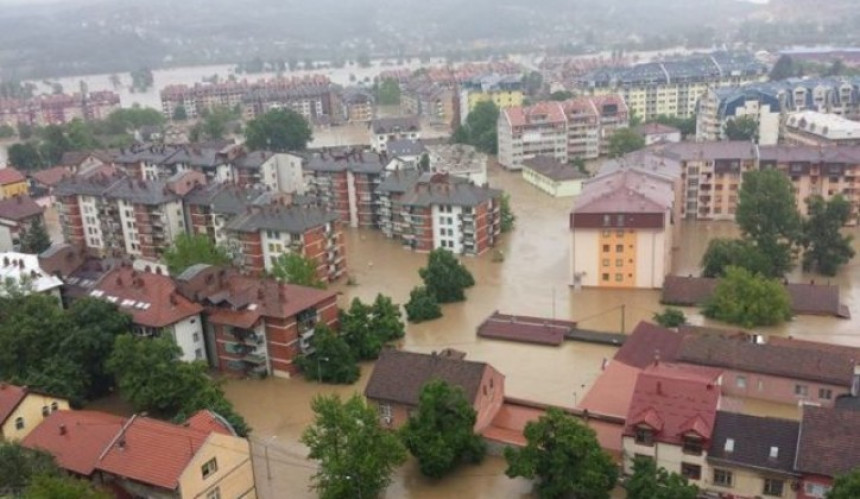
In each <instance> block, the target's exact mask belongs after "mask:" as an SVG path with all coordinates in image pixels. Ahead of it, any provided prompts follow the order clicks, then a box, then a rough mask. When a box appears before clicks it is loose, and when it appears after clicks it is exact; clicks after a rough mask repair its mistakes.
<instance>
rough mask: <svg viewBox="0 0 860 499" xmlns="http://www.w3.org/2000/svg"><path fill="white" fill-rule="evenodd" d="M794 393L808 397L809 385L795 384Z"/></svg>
mask: <svg viewBox="0 0 860 499" xmlns="http://www.w3.org/2000/svg"><path fill="white" fill-rule="evenodd" d="M794 394H795V395H797V396H798V397H806V396H807V395H809V387H807V386H806V385H794Z"/></svg>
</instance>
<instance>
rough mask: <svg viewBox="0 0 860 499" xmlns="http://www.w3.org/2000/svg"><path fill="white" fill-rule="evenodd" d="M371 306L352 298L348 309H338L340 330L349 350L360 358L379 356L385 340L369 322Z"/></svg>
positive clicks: (368, 358)
mask: <svg viewBox="0 0 860 499" xmlns="http://www.w3.org/2000/svg"><path fill="white" fill-rule="evenodd" d="M370 310H371V307H370V306H368V305H365V304H364V303H362V302H361V300H359V299H358V298H353V299H352V303H351V304H350V306H349V310H348V311H343V310H341V311H340V331H341V334H342V335H343V339H345V340H346V342H347V344H348V345H349V348H350V350H352V352H353V353H354V354H355V356H356V357H357V358H358V359H360V360H371V359H375V358H377V357H379V352H380V351H381V350H382V345H383V344H384V343H385V341H384V340H383V339H382V337H380V336H379V335H378V334H376V331H374V330H373V329H372V328H371V324H370Z"/></svg>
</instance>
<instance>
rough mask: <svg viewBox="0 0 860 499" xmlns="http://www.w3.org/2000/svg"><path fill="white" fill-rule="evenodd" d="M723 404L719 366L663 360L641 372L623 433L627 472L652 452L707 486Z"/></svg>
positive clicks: (669, 467)
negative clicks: (709, 459) (710, 453)
mask: <svg viewBox="0 0 860 499" xmlns="http://www.w3.org/2000/svg"><path fill="white" fill-rule="evenodd" d="M719 405H720V371H719V370H718V369H706V368H691V367H684V366H667V365H664V364H659V365H657V366H654V367H653V368H650V369H646V370H644V371H642V372H641V373H639V375H638V376H637V379H636V385H635V387H634V388H633V395H632V397H631V400H630V408H629V410H628V412H627V417H626V421H625V424H624V432H623V436H622V447H623V449H624V472H625V473H627V474H630V473H632V471H633V461H634V459H636V458H637V457H647V458H651V459H653V460H654V461H655V464H656V465H657V466H658V467H660V468H665V469H666V470H667V471H669V472H673V473H679V474H681V475H683V476H684V477H685V478H687V480H689V481H690V483H693V484H696V485H700V486H701V485H702V480H703V479H704V478H705V474H704V473H703V471H705V470H706V469H707V460H706V458H707V450H708V448H709V447H710V445H711V443H712V441H713V431H714V421H715V419H716V415H717V410H718V409H719Z"/></svg>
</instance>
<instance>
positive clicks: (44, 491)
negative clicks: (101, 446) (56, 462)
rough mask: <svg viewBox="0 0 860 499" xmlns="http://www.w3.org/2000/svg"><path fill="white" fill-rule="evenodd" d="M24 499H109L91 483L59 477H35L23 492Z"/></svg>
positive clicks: (105, 493) (108, 496)
mask: <svg viewBox="0 0 860 499" xmlns="http://www.w3.org/2000/svg"><path fill="white" fill-rule="evenodd" d="M24 497H25V498H26V499H111V498H112V497H114V496H113V495H112V494H109V493H108V492H106V491H103V490H100V489H97V488H96V487H95V485H93V483H92V482H88V481H86V480H79V479H77V478H74V477H71V476H67V475H60V476H53V475H37V476H36V477H35V478H34V479H33V480H32V482H31V483H30V485H29V486H28V487H27V489H26V490H25V491H24Z"/></svg>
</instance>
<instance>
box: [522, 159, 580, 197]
mask: <svg viewBox="0 0 860 499" xmlns="http://www.w3.org/2000/svg"><path fill="white" fill-rule="evenodd" d="M587 178H588V175H586V174H584V173H582V172H580V171H579V169H577V168H576V167H575V166H571V165H568V164H565V163H561V162H559V161H558V160H555V159H552V158H549V157H547V156H536V157H534V158H531V159H527V160H525V161H523V179H524V180H525V181H526V182H528V183H530V184H532V185H533V186H535V187H537V188H538V189H540V190H542V191H544V192H546V193H547V194H549V195H550V196H553V197H565V196H577V195H579V193H580V192H582V183H583V182H584V181H585V179H587Z"/></svg>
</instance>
